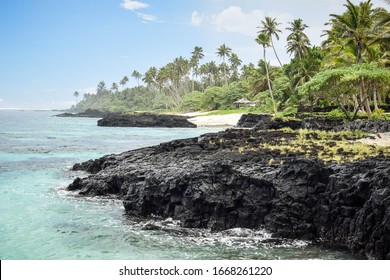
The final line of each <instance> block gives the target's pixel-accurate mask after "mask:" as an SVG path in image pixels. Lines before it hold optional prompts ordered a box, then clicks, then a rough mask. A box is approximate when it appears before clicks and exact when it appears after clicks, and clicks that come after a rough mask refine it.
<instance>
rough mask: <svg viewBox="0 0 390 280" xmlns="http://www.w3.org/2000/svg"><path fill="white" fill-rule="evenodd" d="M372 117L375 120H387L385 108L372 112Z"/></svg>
mask: <svg viewBox="0 0 390 280" xmlns="http://www.w3.org/2000/svg"><path fill="white" fill-rule="evenodd" d="M371 118H372V119H373V120H385V119H386V115H385V110H383V109H375V110H374V111H373V112H372V115H371Z"/></svg>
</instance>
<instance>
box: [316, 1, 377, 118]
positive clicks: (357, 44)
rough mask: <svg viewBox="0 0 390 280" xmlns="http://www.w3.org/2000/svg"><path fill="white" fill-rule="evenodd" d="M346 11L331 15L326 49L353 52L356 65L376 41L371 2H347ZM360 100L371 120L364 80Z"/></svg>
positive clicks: (361, 83)
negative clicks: (356, 3) (347, 49)
mask: <svg viewBox="0 0 390 280" xmlns="http://www.w3.org/2000/svg"><path fill="white" fill-rule="evenodd" d="M344 6H345V7H346V8H347V11H346V12H344V13H343V14H341V15H336V14H331V15H330V17H331V21H330V22H329V23H328V24H330V25H331V26H332V28H331V30H329V31H327V32H326V34H327V35H328V40H327V41H325V43H324V45H325V46H326V47H328V48H329V47H332V46H334V45H338V46H340V51H342V50H343V49H346V48H353V49H354V50H355V58H356V63H357V64H361V63H362V62H363V54H364V52H366V53H370V46H371V45H372V44H371V43H374V42H377V41H378V36H377V34H375V32H373V29H372V28H373V25H374V16H373V9H372V4H371V0H368V1H367V2H361V3H360V4H359V6H356V5H354V4H353V3H352V2H351V1H349V0H347V4H345V5H344ZM360 99H361V102H364V103H365V106H364V107H365V110H366V112H367V116H368V118H369V119H370V118H371V108H370V100H369V98H368V96H367V92H366V88H365V83H364V79H363V78H362V79H361V81H360Z"/></svg>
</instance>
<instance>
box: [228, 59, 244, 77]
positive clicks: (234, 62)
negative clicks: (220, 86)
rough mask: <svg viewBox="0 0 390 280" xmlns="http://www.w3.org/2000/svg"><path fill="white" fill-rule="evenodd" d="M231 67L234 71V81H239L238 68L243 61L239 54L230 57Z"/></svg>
mask: <svg viewBox="0 0 390 280" xmlns="http://www.w3.org/2000/svg"><path fill="white" fill-rule="evenodd" d="M229 61H230V66H231V69H232V77H231V78H232V80H233V81H237V80H238V79H239V76H238V67H240V66H241V63H242V60H241V59H240V58H239V57H238V55H237V54H235V53H232V54H231V55H230V57H229Z"/></svg>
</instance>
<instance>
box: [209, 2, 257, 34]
mask: <svg viewBox="0 0 390 280" xmlns="http://www.w3.org/2000/svg"><path fill="white" fill-rule="evenodd" d="M262 18H264V12H263V11H261V10H253V11H250V12H248V13H246V12H244V11H243V10H242V9H241V8H240V7H236V6H231V7H229V8H227V9H225V10H223V11H222V12H221V13H219V14H217V15H213V17H212V23H213V24H214V25H215V26H216V27H217V30H218V31H228V32H234V33H240V34H244V35H247V36H250V37H255V36H256V34H257V28H256V27H257V26H259V25H260V20H261V19H262Z"/></svg>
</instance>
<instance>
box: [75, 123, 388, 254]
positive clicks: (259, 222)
mask: <svg viewBox="0 0 390 280" xmlns="http://www.w3.org/2000/svg"><path fill="white" fill-rule="evenodd" d="M280 137H287V138H288V137H289V134H288V133H284V132H281V131H269V132H267V131H254V130H239V129H230V130H226V131H223V132H218V133H210V134H205V135H202V136H200V137H197V138H190V139H184V140H175V141H171V142H167V143H163V144H160V145H158V146H154V147H149V148H143V149H138V150H134V151H129V152H125V153H122V154H120V155H109V156H105V157H102V158H100V159H97V160H94V161H88V162H85V163H83V164H79V165H75V166H74V169H77V170H86V171H89V172H91V173H94V174H92V175H90V176H89V177H87V178H83V179H80V178H77V179H76V180H75V181H74V182H73V183H72V184H71V185H70V186H69V187H68V189H69V190H72V191H78V193H79V194H80V195H88V196H96V195H97V196H100V195H115V196H116V197H118V198H120V199H122V200H123V204H124V207H125V211H126V213H127V214H129V215H134V216H142V217H151V216H153V217H156V216H160V217H161V218H164V219H165V218H169V217H170V218H173V219H175V220H180V221H181V225H182V226H183V227H190V228H210V229H212V230H226V229H232V228H236V227H242V228H249V229H258V228H265V229H266V230H269V231H270V232H272V233H273V234H274V237H283V238H299V239H308V240H321V241H322V242H325V243H327V244H329V245H334V246H344V247H346V248H349V249H350V250H351V251H352V252H354V253H355V254H358V255H360V256H364V257H367V258H376V259H390V159H386V158H379V157H378V158H368V159H366V160H363V161H357V162H353V163H343V164H330V165H325V164H324V163H323V162H322V161H320V160H318V159H309V158H304V157H300V156H298V155H295V154H286V155H281V154H277V153H273V152H271V151H266V150H262V149H255V148H254V149H248V150H247V151H241V152H240V150H239V148H240V147H244V146H246V147H248V145H249V147H251V145H253V147H256V143H258V142H266V143H273V142H275V141H276V140H277V139H278V138H280Z"/></svg>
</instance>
